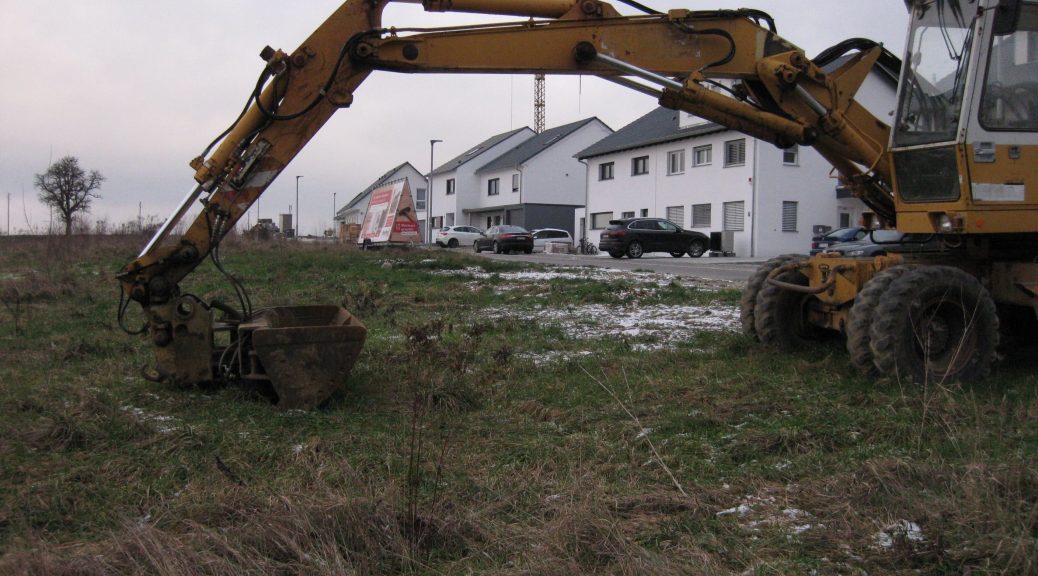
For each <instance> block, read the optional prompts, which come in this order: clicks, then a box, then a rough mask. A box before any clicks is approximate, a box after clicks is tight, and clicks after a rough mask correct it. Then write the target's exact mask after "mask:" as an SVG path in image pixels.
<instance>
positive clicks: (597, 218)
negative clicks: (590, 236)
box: [591, 212, 613, 230]
mask: <svg viewBox="0 0 1038 576" xmlns="http://www.w3.org/2000/svg"><path fill="white" fill-rule="evenodd" d="M612 219H613V213H612V212H597V213H595V214H592V215H591V229H592V230H605V227H606V226H608V225H609V221H610V220H612Z"/></svg>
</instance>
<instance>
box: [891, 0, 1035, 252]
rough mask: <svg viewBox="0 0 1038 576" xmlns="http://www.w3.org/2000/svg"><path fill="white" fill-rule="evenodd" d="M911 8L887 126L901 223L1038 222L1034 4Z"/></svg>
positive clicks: (958, 230)
mask: <svg viewBox="0 0 1038 576" xmlns="http://www.w3.org/2000/svg"><path fill="white" fill-rule="evenodd" d="M910 16H911V28H910V32H909V38H908V46H907V53H906V54H907V57H906V58H905V62H904V64H905V66H904V69H903V73H902V79H901V85H900V93H899V102H898V109H897V117H896V119H895V123H894V127H893V130H892V140H893V142H892V143H893V146H892V148H891V156H892V162H893V165H894V176H895V189H896V190H897V197H896V207H897V213H898V228H899V229H900V230H902V231H905V232H918V233H940V234H984V233H990V232H997V233H1002V234H1006V233H1023V232H1028V231H1031V230H1034V228H1035V221H1036V219H1038V176H1036V174H1035V171H1034V170H1033V166H1034V165H1035V162H1036V160H1038V149H1036V147H1035V146H1033V145H1032V144H1031V143H1032V142H1033V141H1034V136H1033V134H1034V132H1035V131H1038V81H1036V78H1038V2H1033V1H1022V0H1001V1H999V2H992V3H991V5H990V6H988V7H987V8H986V9H982V7H981V6H980V5H979V4H978V3H977V2H976V1H975V0H942V1H941V2H937V1H934V0H917V1H914V2H912V4H911V7H910ZM1028 190H1030V191H1031V192H1030V193H1028V192H1027V191H1028ZM988 248H990V247H988ZM996 248H997V246H996Z"/></svg>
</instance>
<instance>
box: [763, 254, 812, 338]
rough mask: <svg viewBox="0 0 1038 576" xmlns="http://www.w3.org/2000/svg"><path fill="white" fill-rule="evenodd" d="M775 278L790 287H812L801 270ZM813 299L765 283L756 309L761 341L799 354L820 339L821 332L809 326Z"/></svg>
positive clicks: (785, 272) (789, 271)
mask: <svg viewBox="0 0 1038 576" xmlns="http://www.w3.org/2000/svg"><path fill="white" fill-rule="evenodd" d="M774 278H775V280H777V281H779V282H784V283H786V284H797V285H800V286H807V285H808V279H807V276H805V275H804V274H803V273H802V272H800V271H799V270H786V271H784V272H781V273H779V274H777V275H775V276H774ZM813 298H814V296H812V295H810V294H803V293H800V292H794V291H792V290H789V289H786V288H781V287H779V286H775V285H772V284H769V283H767V282H765V283H764V284H763V286H762V287H761V289H760V292H758V293H757V302H756V303H755V305H754V308H753V320H754V322H753V327H754V329H755V330H756V332H757V338H758V339H759V340H760V341H761V343H763V344H764V345H765V346H770V347H772V348H777V349H780V350H795V349H798V348H801V347H802V346H803V345H804V344H806V343H807V341H808V340H814V339H816V338H817V337H818V336H819V330H818V329H817V328H815V327H814V326H811V324H809V323H808V322H807V305H808V303H809V302H810V301H811V299H813Z"/></svg>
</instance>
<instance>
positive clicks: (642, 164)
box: [631, 156, 649, 176]
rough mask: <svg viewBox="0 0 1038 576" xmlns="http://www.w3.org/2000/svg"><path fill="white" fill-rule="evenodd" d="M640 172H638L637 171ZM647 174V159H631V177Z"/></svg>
mask: <svg viewBox="0 0 1038 576" xmlns="http://www.w3.org/2000/svg"><path fill="white" fill-rule="evenodd" d="M639 170H640V171H639ZM648 173H649V157H648V156H638V157H637V158H631V176H645V175H646V174H648Z"/></svg>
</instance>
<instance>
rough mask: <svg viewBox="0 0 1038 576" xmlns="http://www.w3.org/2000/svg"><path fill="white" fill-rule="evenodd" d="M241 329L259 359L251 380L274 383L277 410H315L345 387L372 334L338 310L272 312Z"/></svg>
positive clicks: (284, 309) (298, 308)
mask: <svg viewBox="0 0 1038 576" xmlns="http://www.w3.org/2000/svg"><path fill="white" fill-rule="evenodd" d="M238 330H239V336H240V338H241V340H247V339H249V338H250V337H249V336H248V334H249V333H251V342H252V351H253V353H254V354H255V357H256V359H258V360H259V366H256V367H255V371H254V373H253V375H251V376H250V378H254V379H261V378H264V377H265V378H268V379H269V380H270V383H271V385H272V386H273V388H274V393H275V394H276V395H277V400H276V403H277V406H278V407H279V408H284V409H303V410H309V409H311V408H316V407H317V406H318V405H319V404H320V403H322V402H324V401H325V400H327V399H328V397H330V396H331V395H332V393H333V392H335V390H336V389H337V388H339V387H340V386H342V385H343V383H344V382H345V381H346V376H347V375H348V374H349V373H350V370H351V369H353V365H354V364H355V363H356V362H357V358H358V357H359V356H360V351H361V349H362V348H363V347H364V339H365V337H367V334H368V329H367V328H365V327H364V325H363V324H362V323H361V322H360V321H359V320H357V319H356V318H354V317H353V315H352V314H350V313H349V312H347V311H346V310H345V309H344V308H342V307H340V306H285V307H279V308H270V309H267V310H263V311H260V312H257V313H256V314H255V315H254V316H253V317H252V318H251V319H250V320H249V321H248V322H245V323H243V324H241V325H240V326H239V327H238ZM264 375H265V376H264Z"/></svg>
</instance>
